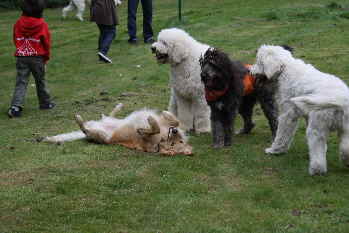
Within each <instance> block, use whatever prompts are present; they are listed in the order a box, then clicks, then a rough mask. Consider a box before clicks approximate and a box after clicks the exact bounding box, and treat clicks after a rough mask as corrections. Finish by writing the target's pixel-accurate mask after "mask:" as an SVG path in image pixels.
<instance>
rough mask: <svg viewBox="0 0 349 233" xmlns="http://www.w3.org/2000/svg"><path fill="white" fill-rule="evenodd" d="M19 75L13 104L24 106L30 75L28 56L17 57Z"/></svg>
mask: <svg viewBox="0 0 349 233" xmlns="http://www.w3.org/2000/svg"><path fill="white" fill-rule="evenodd" d="M16 69H17V77H16V87H15V90H14V93H13V97H12V101H11V105H12V106H18V107H21V108H22V107H23V103H24V98H25V95H26V92H27V86H28V81H29V75H30V66H29V64H28V57H17V62H16Z"/></svg>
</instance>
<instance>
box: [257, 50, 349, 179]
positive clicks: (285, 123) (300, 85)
mask: <svg viewBox="0 0 349 233" xmlns="http://www.w3.org/2000/svg"><path fill="white" fill-rule="evenodd" d="M251 73H252V74H254V75H255V74H262V75H265V76H266V77H267V78H269V79H272V78H275V79H277V81H278V90H277V91H276V92H277V93H276V101H277V102H278V106H279V119H278V121H279V126H278V129H277V133H276V137H275V140H274V142H273V143H272V145H271V147H270V148H267V149H266V150H265V151H266V153H271V154H278V153H282V152H285V151H287V150H288V148H289V146H290V144H291V141H292V138H293V136H294V134H295V132H296V129H297V121H298V118H300V117H304V118H305V119H306V120H307V131H306V134H307V141H308V147H309V155H310V164H309V174H310V175H315V174H324V173H326V172H327V162H326V151H327V142H326V140H327V137H328V134H329V133H330V131H334V130H336V131H337V132H338V134H339V136H340V146H339V149H340V155H341V159H342V161H343V163H344V164H345V165H346V166H349V89H348V87H347V85H346V84H345V83H344V82H343V81H342V80H340V79H339V78H337V77H336V76H334V75H331V74H326V73H322V72H321V71H319V70H317V69H316V68H314V67H313V66H312V65H310V64H305V63H304V62H303V61H302V60H300V59H296V58H293V57H292V54H291V53H290V52H289V51H287V50H285V49H283V48H282V47H279V46H270V45H263V46H261V47H260V48H259V49H258V52H257V59H256V64H255V65H253V66H252V67H251Z"/></svg>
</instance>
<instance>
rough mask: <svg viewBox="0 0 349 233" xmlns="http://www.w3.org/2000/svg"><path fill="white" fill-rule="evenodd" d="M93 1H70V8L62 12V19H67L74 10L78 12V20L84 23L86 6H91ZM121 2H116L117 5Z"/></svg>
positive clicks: (119, 0)
mask: <svg viewBox="0 0 349 233" xmlns="http://www.w3.org/2000/svg"><path fill="white" fill-rule="evenodd" d="M91 1H93V0H70V1H69V4H68V6H66V7H64V8H63V10H62V17H63V19H65V18H66V17H67V15H68V13H69V12H70V11H72V10H74V9H76V10H77V13H76V18H78V19H79V20H80V21H84V17H83V15H84V11H85V7H86V4H87V5H91ZM120 4H121V0H115V5H116V6H117V5H120Z"/></svg>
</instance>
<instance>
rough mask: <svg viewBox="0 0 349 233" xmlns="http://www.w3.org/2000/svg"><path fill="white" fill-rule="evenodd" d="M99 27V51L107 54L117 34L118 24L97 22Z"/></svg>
mask: <svg viewBox="0 0 349 233" xmlns="http://www.w3.org/2000/svg"><path fill="white" fill-rule="evenodd" d="M97 26H98V29H99V38H98V51H99V52H101V53H103V54H104V55H107V53H108V51H109V48H110V45H111V43H112V42H113V40H114V38H115V36H116V25H103V24H97Z"/></svg>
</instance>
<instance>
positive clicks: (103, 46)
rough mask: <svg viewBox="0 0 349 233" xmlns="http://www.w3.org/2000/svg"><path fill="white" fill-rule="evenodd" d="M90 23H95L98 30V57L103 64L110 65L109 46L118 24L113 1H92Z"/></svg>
mask: <svg viewBox="0 0 349 233" xmlns="http://www.w3.org/2000/svg"><path fill="white" fill-rule="evenodd" d="M91 21H93V22H96V24H97V26H98V29H99V32H100V34H99V38H98V56H99V60H100V61H102V62H105V63H112V60H111V59H110V58H109V57H107V53H108V51H109V48H110V45H111V43H112V42H113V40H114V38H115V36H116V25H118V24H119V21H118V17H117V12H116V5H115V1H114V0H92V1H91Z"/></svg>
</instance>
